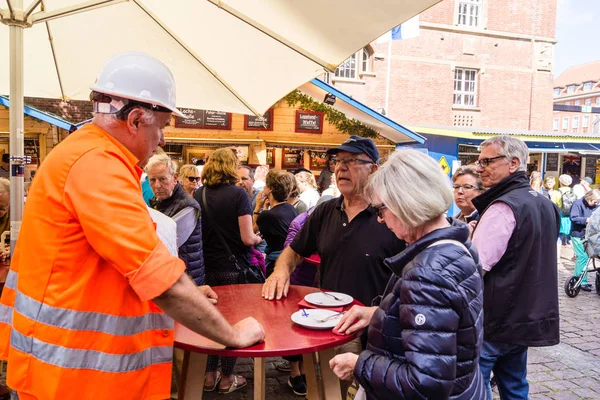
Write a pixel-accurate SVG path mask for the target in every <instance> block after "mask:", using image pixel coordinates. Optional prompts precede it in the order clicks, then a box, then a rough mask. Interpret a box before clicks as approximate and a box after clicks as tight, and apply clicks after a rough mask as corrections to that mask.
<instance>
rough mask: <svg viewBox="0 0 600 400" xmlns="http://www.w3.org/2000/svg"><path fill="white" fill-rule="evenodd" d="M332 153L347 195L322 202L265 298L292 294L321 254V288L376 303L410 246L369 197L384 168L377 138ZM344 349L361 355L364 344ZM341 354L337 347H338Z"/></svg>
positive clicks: (347, 144)
mask: <svg viewBox="0 0 600 400" xmlns="http://www.w3.org/2000/svg"><path fill="white" fill-rule="evenodd" d="M327 153H329V154H331V155H334V156H335V159H334V160H335V179H336V182H337V186H338V189H339V191H340V192H341V194H342V195H341V196H340V197H339V198H337V199H332V200H329V201H326V202H324V203H322V204H320V205H319V206H318V207H317V208H316V209H315V211H314V212H313V213H312V214H311V216H310V217H309V218H308V220H307V221H306V223H305V224H304V227H303V228H302V229H301V230H300V232H299V233H298V234H297V235H296V237H295V238H294V241H293V242H292V243H291V244H290V246H289V247H287V248H285V249H284V250H283V252H282V253H281V255H280V256H279V259H278V260H277V263H276V264H275V270H274V272H273V274H271V276H270V277H269V279H267V281H266V282H265V284H264V286H263V291H262V295H263V297H264V298H265V299H268V300H273V299H277V300H278V299H281V298H282V297H285V296H287V293H288V289H289V286H290V273H291V272H292V271H293V270H294V268H296V265H298V263H299V262H300V261H301V260H302V258H303V257H309V256H310V255H311V254H314V253H319V255H320V256H321V265H320V267H319V272H320V286H321V288H323V289H326V290H333V291H336V292H342V293H346V294H349V295H351V296H352V297H354V298H355V299H356V300H358V301H360V302H362V303H364V304H366V305H371V303H372V301H373V300H374V299H375V298H376V297H377V296H379V295H381V294H382V293H383V291H384V289H385V285H386V284H387V282H388V280H389V278H390V275H391V272H390V270H389V269H388V268H387V267H386V266H385V265H384V264H383V260H384V259H385V258H387V257H391V256H394V255H396V254H398V253H400V252H401V251H402V250H403V249H404V247H405V246H406V244H405V243H404V242H403V241H401V240H399V239H398V238H397V237H396V235H394V233H392V231H390V230H389V229H387V228H386V226H385V225H382V224H380V223H379V222H378V221H377V212H376V210H375V209H374V208H373V207H371V206H370V204H369V202H368V201H367V199H366V198H365V195H364V193H363V192H364V187H365V184H366V182H367V179H368V178H369V175H371V174H372V173H374V172H375V171H377V168H378V167H379V151H378V150H377V147H376V146H375V143H374V142H373V141H372V140H371V139H367V138H363V137H360V136H351V137H350V138H349V139H348V140H346V141H345V142H344V143H342V144H341V145H340V146H339V147H336V148H333V149H329V150H328V151H327ZM342 347H343V348H340V349H339V350H340V351H343V352H349V351H350V352H354V353H357V354H358V353H359V352H360V351H361V350H362V346H361V343H360V340H357V341H353V342H350V343H349V344H348V345H344V346H342ZM336 350H337V349H336Z"/></svg>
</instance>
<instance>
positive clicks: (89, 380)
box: [0, 124, 185, 400]
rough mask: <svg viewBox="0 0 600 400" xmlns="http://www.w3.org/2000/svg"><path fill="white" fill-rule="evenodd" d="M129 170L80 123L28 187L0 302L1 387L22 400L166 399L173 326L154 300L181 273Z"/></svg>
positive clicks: (131, 159)
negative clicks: (4, 364)
mask: <svg viewBox="0 0 600 400" xmlns="http://www.w3.org/2000/svg"><path fill="white" fill-rule="evenodd" d="M137 162H138V160H137V159H136V158H135V156H134V155H133V154H131V152H129V151H128V150H127V149H126V148H125V147H124V146H123V145H121V144H120V143H119V142H117V141H116V140H115V139H114V138H113V137H112V136H110V135H109V134H108V133H107V132H105V131H103V130H102V129H100V128H99V127H98V126H97V125H94V124H87V125H85V126H84V127H83V128H81V129H80V130H78V131H76V132H74V133H73V134H71V135H70V136H69V137H68V138H67V139H66V140H64V141H63V142H62V143H60V144H59V145H58V146H57V147H56V148H54V149H53V150H52V152H50V153H49V155H48V157H47V158H46V159H45V160H44V162H43V164H42V165H41V167H40V168H39V170H38V172H37V174H36V176H35V179H34V181H33V184H32V186H31V188H30V191H29V195H28V197H27V203H26V205H25V211H24V216H23V223H22V226H21V233H20V234H19V238H18V241H17V247H16V249H15V254H14V257H13V260H12V263H11V271H10V273H9V276H8V278H7V281H6V285H5V288H4V292H3V294H2V299H1V302H0V303H1V305H0V320H1V321H2V322H1V323H0V355H3V356H4V357H5V358H6V357H7V358H8V378H7V383H8V386H9V387H11V388H12V389H14V390H16V391H18V392H19V393H22V394H23V395H24V397H25V396H27V395H29V396H31V397H34V398H37V399H40V400H46V399H48V400H50V399H83V398H89V399H161V400H162V399H165V398H168V397H169V391H170V383H171V357H172V352H173V349H172V346H173V320H171V319H170V318H169V317H168V316H166V315H165V314H164V313H162V312H161V310H160V309H159V308H158V307H157V306H155V305H154V304H153V303H152V302H151V301H150V300H151V299H153V298H155V297H157V296H158V295H160V294H162V293H163V292H164V291H165V290H167V289H168V288H170V287H171V286H172V285H173V284H174V283H175V282H176V281H177V279H178V278H179V277H180V276H181V275H182V274H183V273H184V270H185V265H184V263H183V262H182V261H181V260H180V259H179V258H177V257H172V256H171V255H169V252H168V250H167V248H166V247H165V246H164V245H163V244H162V242H161V241H160V240H159V239H158V236H157V235H156V232H155V230H154V225H153V223H152V220H151V218H150V215H149V214H148V211H147V208H146V205H145V203H144V200H143V198H142V195H141V187H140V183H139V177H140V174H141V170H140V169H139V167H137V166H136V163H137Z"/></svg>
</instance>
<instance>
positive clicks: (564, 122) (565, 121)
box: [562, 117, 569, 129]
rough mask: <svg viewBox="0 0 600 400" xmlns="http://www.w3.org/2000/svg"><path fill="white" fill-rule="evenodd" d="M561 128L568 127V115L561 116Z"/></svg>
mask: <svg viewBox="0 0 600 400" xmlns="http://www.w3.org/2000/svg"><path fill="white" fill-rule="evenodd" d="M562 128H563V129H569V117H564V118H563V125H562Z"/></svg>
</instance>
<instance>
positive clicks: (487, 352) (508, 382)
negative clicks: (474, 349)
mask: <svg viewBox="0 0 600 400" xmlns="http://www.w3.org/2000/svg"><path fill="white" fill-rule="evenodd" d="M479 368H480V369H481V374H482V375H483V381H484V382H485V385H486V388H487V391H488V397H489V398H490V399H491V398H492V387H491V386H490V375H491V371H492V370H493V371H494V376H495V377H496V382H497V383H498V392H499V393H500V399H501V400H528V399H529V382H527V347H525V346H518V345H515V344H507V343H496V342H488V341H484V342H483V346H482V347H481V356H480V358H479Z"/></svg>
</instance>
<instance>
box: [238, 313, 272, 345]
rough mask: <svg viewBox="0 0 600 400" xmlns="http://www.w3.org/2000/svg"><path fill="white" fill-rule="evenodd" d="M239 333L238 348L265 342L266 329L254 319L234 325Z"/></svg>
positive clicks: (247, 319)
mask: <svg viewBox="0 0 600 400" xmlns="http://www.w3.org/2000/svg"><path fill="white" fill-rule="evenodd" d="M233 329H235V330H236V331H237V333H238V340H237V342H238V343H237V344H236V347H238V348H240V349H242V348H244V347H249V346H252V345H253V344H255V343H259V342H262V341H264V340H265V329H264V328H263V326H262V325H261V324H260V323H259V322H258V321H257V320H255V319H254V318H252V317H248V318H246V319H243V320H241V321H240V322H238V323H237V324H235V325H233Z"/></svg>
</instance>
